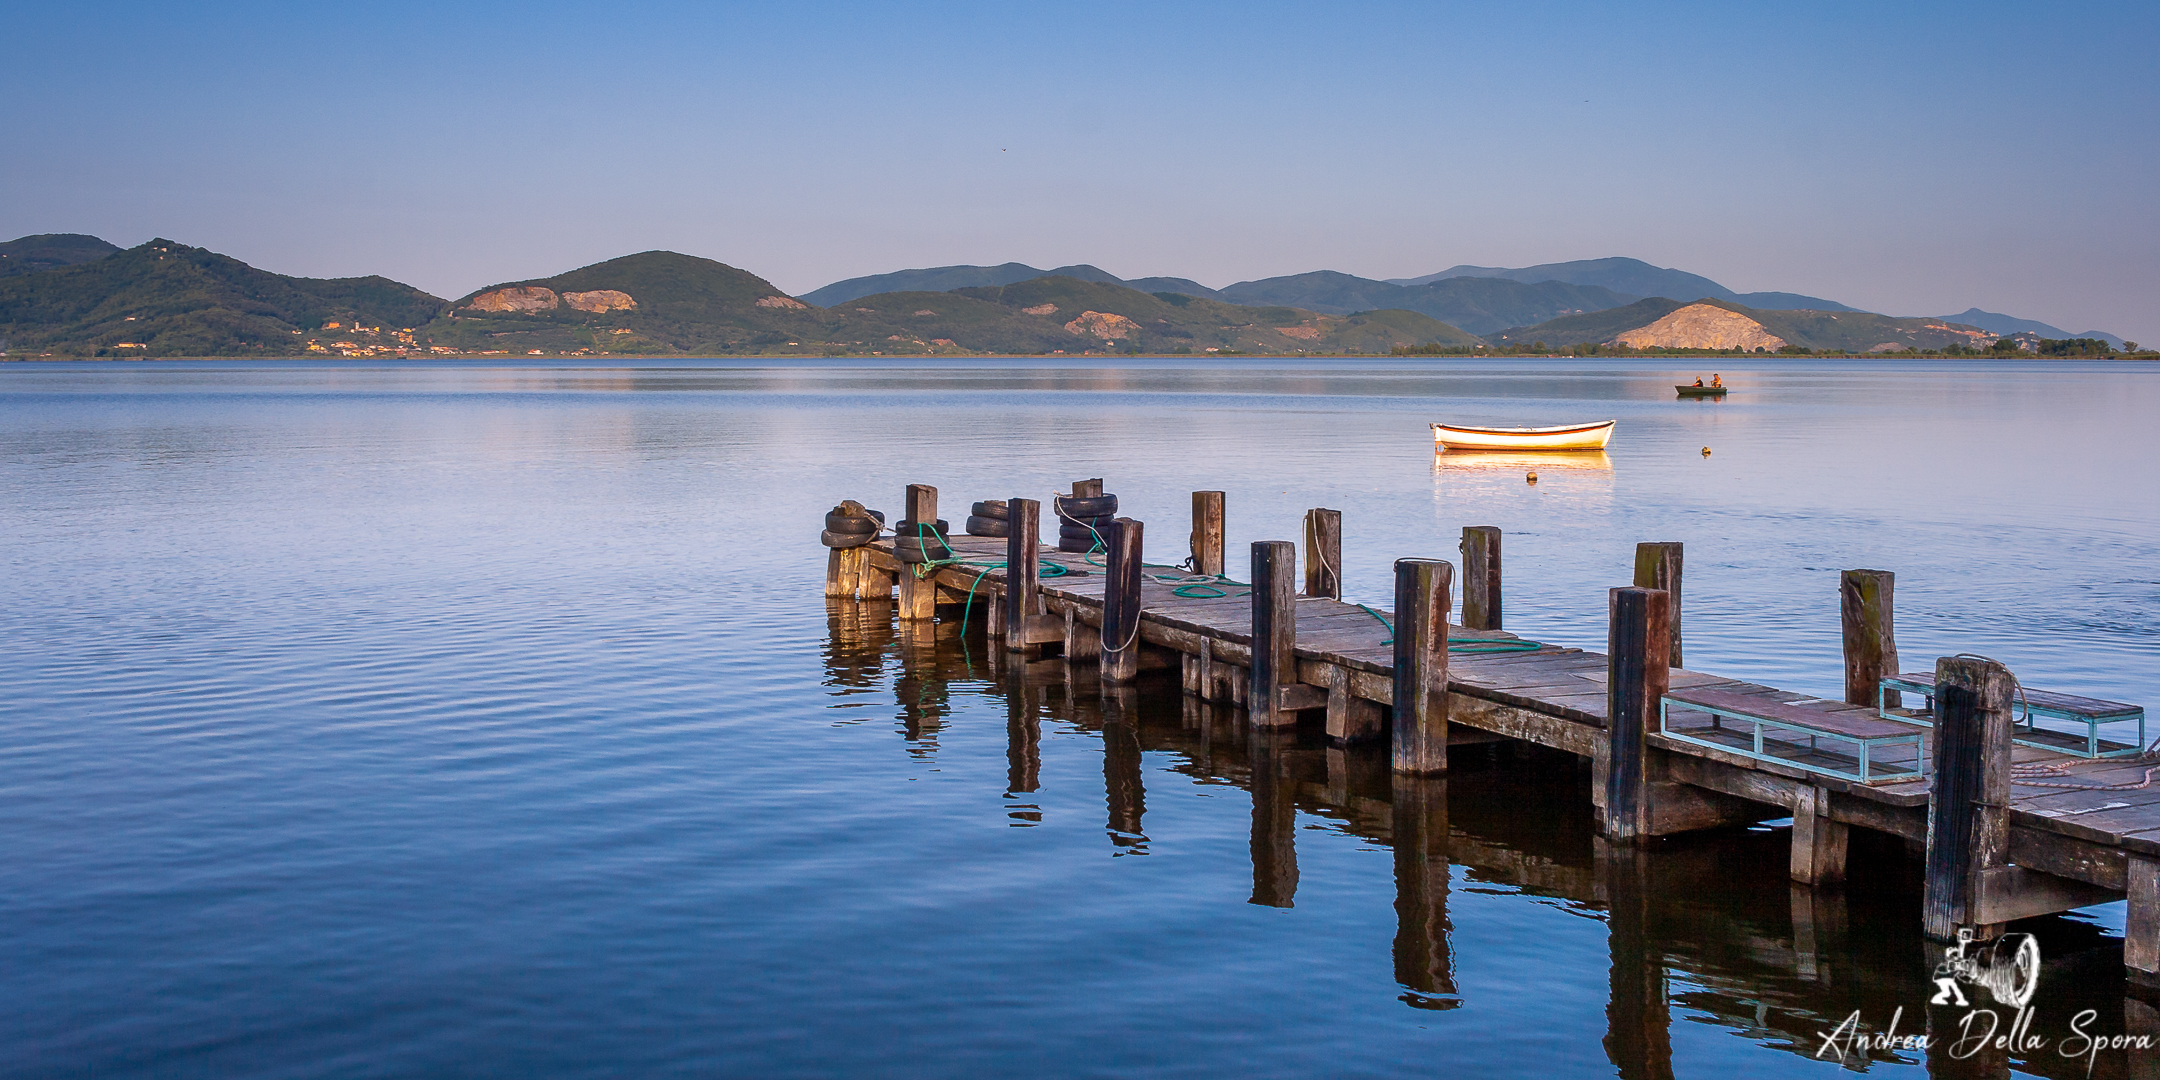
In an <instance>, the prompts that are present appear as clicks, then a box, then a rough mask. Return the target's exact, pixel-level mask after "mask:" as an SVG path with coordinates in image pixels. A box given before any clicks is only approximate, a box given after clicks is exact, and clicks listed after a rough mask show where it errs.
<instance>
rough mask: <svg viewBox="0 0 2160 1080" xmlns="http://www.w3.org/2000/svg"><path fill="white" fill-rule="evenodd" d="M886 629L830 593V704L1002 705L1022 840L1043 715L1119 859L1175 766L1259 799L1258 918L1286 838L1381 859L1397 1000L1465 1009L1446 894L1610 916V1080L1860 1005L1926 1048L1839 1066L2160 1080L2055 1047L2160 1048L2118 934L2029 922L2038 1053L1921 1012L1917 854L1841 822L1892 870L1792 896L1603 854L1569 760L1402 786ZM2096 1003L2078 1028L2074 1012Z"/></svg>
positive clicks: (1537, 758)
mask: <svg viewBox="0 0 2160 1080" xmlns="http://www.w3.org/2000/svg"><path fill="white" fill-rule="evenodd" d="M891 616H892V608H891V605H890V604H858V603H852V602H828V616H827V625H828V631H829V639H828V641H827V643H826V646H825V653H824V655H825V659H826V675H827V677H826V680H825V681H826V685H827V686H828V688H829V690H830V692H831V693H832V694H833V695H834V696H835V697H836V698H837V699H839V701H838V704H841V705H843V706H845V707H847V708H848V709H850V710H851V711H852V710H854V709H857V708H860V707H861V706H863V705H865V704H867V703H868V700H867V696H868V695H876V694H880V693H882V694H883V695H884V697H883V700H884V701H886V702H889V703H890V707H891V708H893V709H896V711H888V712H886V713H884V715H886V716H889V717H892V718H893V719H894V720H895V721H896V722H897V726H898V728H899V730H900V732H901V734H902V735H903V737H904V739H905V742H906V745H907V751H908V752H909V753H910V754H914V755H918V756H925V757H927V756H930V755H934V754H935V752H936V750H937V737H938V734H939V732H940V730H941V728H943V727H944V726H946V725H949V724H953V723H959V722H968V721H966V720H965V718H964V717H957V716H956V714H960V713H969V714H970V715H974V714H972V713H971V712H970V710H967V709H965V708H964V707H960V708H956V705H955V702H956V701H961V700H965V699H969V698H982V697H987V698H991V699H997V700H1000V701H1001V702H1002V705H1003V710H1002V711H1003V714H1004V716H1005V729H1006V730H1005V736H1006V775H1005V777H1004V778H1003V782H1004V792H1003V807H1004V811H1005V814H1006V816H1007V818H1008V819H1009V820H1008V823H1009V824H1010V825H1012V826H1015V827H1030V826H1034V825H1037V824H1040V823H1041V822H1042V820H1043V812H1042V807H1041V806H1040V805H1039V804H1038V802H1037V800H1036V798H1035V796H1036V793H1037V792H1038V791H1039V790H1040V789H1041V786H1042V783H1043V780H1042V777H1043V771H1044V761H1043V754H1044V749H1043V746H1044V742H1043V726H1044V724H1046V723H1048V724H1051V725H1055V726H1057V727H1059V728H1060V729H1062V730H1065V731H1070V732H1074V733H1087V734H1090V735H1092V736H1094V737H1095V738H1098V739H1099V740H1100V752H1101V754H1102V776H1103V795H1104V803H1103V805H1104V807H1105V818H1104V830H1105V834H1106V842H1107V846H1108V848H1109V851H1110V853H1111V854H1113V855H1127V854H1144V853H1146V852H1147V851H1148V846H1149V843H1150V840H1149V836H1150V834H1149V830H1148V818H1147V815H1148V804H1149V793H1148V783H1149V780H1150V779H1151V778H1152V779H1153V780H1154V782H1155V784H1156V785H1157V786H1158V791H1157V797H1158V799H1160V798H1162V797H1165V794H1166V793H1165V792H1164V791H1163V790H1160V789H1161V786H1162V785H1163V783H1164V778H1165V777H1179V778H1182V781H1183V782H1185V783H1191V784H1204V785H1208V786H1210V787H1215V788H1220V787H1222V786H1225V785H1234V786H1236V787H1239V788H1242V789H1244V790H1245V791H1246V792H1247V793H1248V795H1249V797H1250V800H1251V808H1252V810H1251V837H1250V863H1251V867H1250V869H1251V881H1252V885H1251V891H1250V894H1249V897H1248V902H1249V903H1251V904H1255V905H1261V906H1266V907H1275V908H1292V907H1295V906H1296V904H1297V902H1298V892H1299V886H1300V872H1299V859H1298V854H1299V853H1298V844H1297V841H1298V836H1299V833H1300V832H1301V831H1302V832H1305V833H1307V834H1309V835H1308V839H1307V842H1308V843H1337V842H1340V841H1341V840H1342V839H1343V838H1344V837H1349V838H1355V839H1357V840H1362V841H1366V842H1370V843H1374V844H1380V845H1385V846H1387V847H1388V848H1390V849H1391V851H1392V858H1393V865H1394V885H1395V896H1394V910H1395V916H1396V929H1395V934H1394V940H1393V946H1392V948H1393V958H1392V959H1393V964H1392V970H1393V972H1394V981H1395V983H1396V984H1397V985H1396V986H1395V987H1393V988H1392V990H1391V993H1392V995H1393V996H1394V997H1395V998H1396V1000H1398V1001H1400V1002H1401V1003H1403V1004H1404V1005H1406V1006H1409V1007H1411V1008H1416V1009H1420V1010H1442V1011H1452V1010H1459V1009H1461V1008H1462V1007H1463V1006H1465V1005H1471V1004H1475V1002H1474V1000H1472V999H1471V998H1470V996H1469V995H1466V994H1465V992H1464V991H1463V990H1462V989H1461V987H1460V984H1459V977H1458V965H1459V964H1460V963H1462V962H1463V957H1462V950H1463V949H1464V948H1466V947H1469V948H1473V949H1474V948H1476V947H1477V946H1476V944H1475V943H1473V944H1470V945H1468V946H1466V944H1465V943H1464V942H1463V941H1461V940H1459V939H1458V932H1457V929H1456V926H1455V924H1454V922H1453V921H1452V919H1451V915H1450V900H1451V898H1452V897H1453V896H1454V895H1456V894H1457V893H1458V892H1467V893H1471V894H1482V895H1491V894H1496V893H1497V894H1500V895H1503V896H1514V897H1516V898H1517V899H1519V900H1520V901H1521V902H1524V903H1540V904H1546V905H1554V906H1558V907H1560V908H1562V909H1563V910H1566V911H1568V912H1571V913H1574V914H1576V915H1579V916H1582V917H1586V918H1594V919H1600V920H1602V921H1603V922H1604V923H1605V926H1606V931H1607V949H1608V957H1607V959H1608V963H1609V973H1608V974H1609V986H1608V994H1609V998H1608V1002H1607V1006H1606V1010H1605V1014H1606V1030H1605V1032H1604V1034H1603V1036H1602V1044H1603V1049H1604V1051H1605V1055H1606V1056H1607V1058H1608V1059H1609V1061H1610V1063H1611V1065H1612V1067H1613V1069H1614V1070H1615V1071H1616V1073H1617V1075H1619V1076H1622V1077H1630V1078H1634V1077H1646V1078H1658V1077H1670V1076H1673V1075H1674V1071H1673V1057H1674V1044H1675V1039H1676V1037H1677V1035H1678V1034H1679V1033H1681V1032H1682V1031H1683V1029H1682V1028H1678V1027H1676V1024H1681V1025H1709V1026H1711V1027H1714V1028H1716V1029H1718V1030H1721V1031H1723V1032H1725V1033H1726V1034H1728V1035H1730V1036H1733V1037H1738V1038H1741V1039H1746V1040H1748V1041H1750V1042H1753V1043H1756V1044H1759V1045H1761V1046H1763V1047H1767V1048H1770V1049H1772V1050H1776V1051H1783V1052H1785V1053H1788V1054H1791V1055H1795V1056H1799V1057H1808V1058H1814V1057H1816V1056H1817V1055H1818V1054H1821V1053H1822V1052H1823V1047H1824V1039H1825V1036H1826V1035H1830V1034H1832V1033H1835V1032H1836V1031H1837V1029H1838V1027H1839V1025H1840V1024H1841V1023H1842V1022H1844V1021H1846V1020H1847V1019H1848V1018H1849V1017H1851V1016H1853V1015H1854V1014H1855V1013H1857V1014H1858V1015H1859V1017H1860V1018H1861V1021H1860V1022H1861V1024H1862V1025H1863V1031H1864V1033H1879V1032H1882V1031H1883V1030H1885V1029H1886V1028H1888V1027H1889V1026H1890V1025H1891V1024H1892V1023H1893V1022H1895V1023H1896V1024H1897V1025H1898V1026H1897V1029H1896V1031H1897V1034H1899V1035H1926V1036H1928V1037H1929V1038H1930V1040H1932V1045H1931V1046H1930V1047H1928V1048H1927V1049H1924V1050H1923V1049H1918V1048H1912V1047H1904V1048H1879V1047H1859V1048H1854V1049H1851V1050H1850V1051H1849V1052H1848V1053H1847V1055H1846V1057H1845V1063H1846V1065H1847V1066H1848V1067H1859V1068H1862V1069H1869V1070H1870V1071H1872V1068H1873V1067H1878V1066H1889V1067H1893V1068H1895V1067H1897V1066H1899V1065H1903V1066H1908V1067H1917V1068H1924V1069H1925V1070H1926V1072H1927V1073H1928V1074H1929V1075H1933V1076H1960V1077H1962V1076H1974V1077H1985V1076H2007V1075H2009V1074H2010V1072H2011V1071H2012V1070H2013V1069H2015V1070H2016V1071H2018V1072H2021V1073H2031V1074H2035V1075H2043V1076H2061V1077H2071V1076H2086V1075H2091V1076H2101V1077H2142V1076H2153V1075H2160V1069H2155V1068H2154V1066H2155V1065H2160V1054H2153V1053H2144V1054H2126V1053H2124V1052H2122V1051H2120V1050H2103V1051H2102V1052H2100V1053H2099V1054H2098V1056H2097V1059H2096V1060H2095V1061H2094V1063H2093V1068H2092V1070H2091V1072H2090V1073H2089V1074H2088V1072H2087V1068H2086V1066H2087V1061H2086V1060H2085V1058H2083V1057H2070V1056H2065V1054H2064V1053H2062V1041H2063V1039H2064V1038H2065V1037H2066V1036H2068V1035H2070V1034H2071V1032H2072V1031H2073V1030H2074V1029H2073V1023H2074V1022H2075V1024H2076V1026H2077V1027H2078V1028H2081V1029H2082V1030H2084V1031H2086V1032H2090V1033H2093V1034H2096V1035H2101V1036H2110V1037H2112V1036H2117V1035H2121V1034H2124V1033H2129V1034H2147V1035H2156V1036H2160V1011H2156V1010H2155V1009H2154V1008H2153V1007H2152V1006H2150V1005H2148V1004H2146V1003H2145V1002H2143V1001H2141V1000H2139V999H2138V998H2136V997H2131V996H2128V993H2127V991H2126V987H2125V985H2124V983H2123V979H2122V968H2121V953H2120V943H2119V941H2118V940H2115V939H2113V938H2110V937H2108V936H2107V935H2105V934H2103V933H2102V931H2101V930H2100V928H2099V927H2097V926H2096V925H2094V924H2093V923H2091V922H2089V921H2085V920H2082V919H2079V918H2075V917H2059V916H2051V917H2048V918H2043V919H2035V920H2029V921H2027V922H2025V923H2021V924H2018V929H2019V930H2021V931H2024V932H2029V933H2033V934H2035V935H2036V936H2037V937H2038V938H2039V939H2040V942H2041V948H2042V952H2043V955H2044V957H2045V967H2044V970H2043V976H2042V979H2043V984H2042V985H2043V990H2042V992H2041V993H2040V994H2039V995H2038V996H2037V997H2036V998H2035V999H2034V1001H2033V1002H2032V1010H2033V1012H2032V1015H2031V1018H2030V1019H2029V1020H2028V1021H2027V1022H2026V1029H2027V1030H2029V1031H2032V1032H2037V1033H2041V1034H2042V1035H2043V1036H2044V1037H2045V1039H2046V1044H2045V1045H2044V1046H2042V1047H2039V1048H2036V1049H2033V1050H2031V1051H2030V1052H2018V1051H2016V1050H2014V1049H2012V1048H2008V1047H2005V1046H2003V1045H1999V1044H1995V1043H1984V1040H1979V1039H1970V1038H1968V1039H1966V1042H1965V1043H1963V1044H1961V1043H1960V1042H1959V1040H1960V1039H1961V1038H1963V1037H1967V1036H1972V1035H1975V1034H1978V1033H1981V1032H1984V1031H1986V1030H1988V1025H1987V1023H1986V1022H1985V1020H1983V1021H1980V1022H1978V1024H1977V1026H1973V1025H1972V1024H1969V1023H1968V1022H1967V1021H1966V1016H1967V1010H1964V1009H1958V1008H1955V1007H1935V1008H1931V1007H1929V1006H1928V1005H1927V1004H1926V1003H1927V1001H1928V999H1929V998H1930V996H1931V995H1932V994H1933V993H1934V990H1935V987H1934V985H1933V984H1932V983H1931V981H1930V975H1931V973H1932V971H1933V968H1934V965H1935V963H1936V962H1937V961H1938V960H1939V959H1940V957H1941V947H1940V946H1939V945H1936V944H1933V943H1930V942H1927V941H1926V940H1925V939H1923V938H1922V937H1921V936H1920V935H1919V933H1918V931H1917V924H1916V920H1915V919H1914V918H1913V917H1912V913H1913V911H1914V910H1916V909H1917V907H1918V904H1919V898H1920V876H1919V864H1918V859H1917V857H1916V856H1912V855H1910V854H1909V853H1907V852H1904V851H1901V850H1899V848H1900V847H1901V846H1902V845H1901V842H1900V841H1898V840H1896V839H1895V838H1890V837H1886V836H1879V835H1875V834H1865V835H1863V834H1860V833H1856V834H1855V836H1854V840H1853V843H1854V844H1856V845H1877V846H1880V847H1882V848H1883V849H1884V850H1880V851H1868V852H1863V853H1860V854H1861V855H1863V856H1865V857H1864V859H1863V858H1858V857H1856V858H1855V859H1854V863H1855V865H1868V866H1872V867H1883V868H1887V869H1886V870H1885V871H1884V872H1883V873H1878V874H1876V875H1875V878H1874V880H1870V881H1866V882H1862V883H1858V884H1855V885H1853V886H1848V887H1846V888H1844V889H1811V888H1808V887H1806V886H1800V885H1793V884H1791V883H1789V882H1788V881H1787V878H1786V874H1785V863H1786V860H1787V858H1788V853H1787V843H1788V841H1787V838H1786V836H1785V832H1786V830H1784V829H1782V828H1769V827H1757V828H1753V829H1745V830H1732V831H1727V832H1722V833H1709V834H1697V835H1692V836H1687V837H1681V838H1676V839H1673V840H1669V841H1666V842H1662V843H1659V844H1656V845H1653V846H1650V847H1648V848H1642V849H1636V848H1628V847H1622V846H1614V845H1608V844H1606V843H1605V842H1604V841H1603V840H1601V839H1598V838H1597V837H1596V836H1595V829H1594V825H1593V821H1592V818H1591V810H1590V783H1589V776H1588V770H1587V766H1586V764H1585V763H1583V762H1581V761H1579V760H1578V759H1576V758H1574V757H1572V756H1571V755H1566V754H1561V753H1557V752H1553V751H1547V750H1543V749H1539V748H1535V747H1530V746H1526V745H1522V744H1516V743H1511V742H1507V741H1504V740H1493V739H1490V738H1485V739H1482V740H1481V741H1475V742H1470V743H1468V744H1467V745H1457V746H1456V747H1454V748H1453V750H1452V751H1451V754H1450V762H1451V767H1452V771H1451V773H1450V774H1449V775H1448V776H1447V777H1444V778H1413V777H1404V776H1395V775H1392V774H1391V773H1390V771H1389V769H1388V763H1387V756H1386V752H1385V749H1384V744H1383V745H1382V746H1374V747H1363V746H1350V747H1343V746H1333V745H1329V744H1328V743H1327V741H1326V740H1325V739H1324V737H1322V736H1320V735H1319V734H1318V733H1317V732H1314V731H1309V730H1300V731H1298V732H1291V733H1280V734H1278V733H1272V732H1268V731H1265V730H1259V729H1254V728H1252V727H1251V726H1250V725H1247V724H1245V723H1244V722H1243V717H1242V715H1241V714H1239V713H1238V712H1237V711H1235V710H1234V709H1233V708H1232V707H1230V706H1227V705H1216V704H1210V703H1206V702H1201V701H1199V700H1197V699H1195V698H1193V697H1190V696H1184V695H1181V694H1180V693H1179V690H1178V686H1177V682H1176V680H1175V678H1174V677H1159V676H1150V677H1148V678H1144V679H1143V680H1142V681H1141V682H1140V684H1139V685H1138V686H1137V687H1127V688H1123V689H1118V690H1115V691H1112V692H1110V693H1107V694H1106V693H1105V692H1104V690H1103V688H1102V686H1101V684H1100V682H1099V681H1098V680H1097V678H1096V675H1095V669H1094V666H1093V665H1092V664H1087V663H1071V664H1068V663H1067V662H1066V661H1064V660H1061V659H1055V658H1053V659H1043V660H1025V661H1023V660H1019V659H1014V658H1008V657H1007V656H1006V655H1005V654H1003V653H1002V652H1000V651H998V650H992V649H986V648H985V647H984V643H983V640H982V637H981V634H980V633H979V632H973V633H971V634H970V635H969V637H967V638H963V636H962V634H961V633H960V627H959V625H958V624H957V623H956V622H953V621H950V620H947V621H942V622H939V623H937V624H935V625H934V626H933V625H927V624H926V625H923V626H920V627H915V628H911V629H908V630H900V629H898V628H896V625H895V623H894V621H893V620H892V617H891ZM863 712H864V713H865V715H862V716H851V717H850V718H849V719H850V720H851V721H855V722H862V721H868V720H872V719H875V710H873V709H864V710H863ZM991 722H992V723H994V722H995V720H994V718H993V719H992V720H991ZM1473 738H1478V737H1477V736H1473ZM1316 825H1318V826H1319V828H1318V829H1317V830H1316V829H1315V826H1316ZM1486 944H1488V945H1492V946H1495V947H1499V943H1486ZM1509 947H1512V946H1509ZM1525 977H1526V978H1530V977H1535V975H1534V974H1533V973H1525ZM1975 1004H1976V1005H1982V1006H1985V1005H1987V1004H1989V1003H1988V1002H1987V1001H1985V1000H1984V999H1983V1000H1979V1001H1976V1002H1975ZM2086 1010H2091V1011H2092V1013H2093V1015H2092V1016H2090V1017H2088V1018H2085V1019H2082V1020H2080V1019H2079V1014H2080V1013H2083V1012H2085V1011H2086ZM1999 1012H2000V1013H2001V1018H2000V1030H1999V1032H1998V1033H1999V1034H2001V1035H2004V1036H2007V1035H2009V1034H2010V1031H2011V1021H2012V1015H2011V1013H2010V1011H2009V1010H2007V1009H2004V1010H1999ZM1591 1034H1592V1033H1583V1035H1584V1037H1590V1035H1591ZM1826 1056H1829V1057H1835V1056H1836V1052H1835V1051H1832V1052H1831V1053H1829V1054H1828V1055H1826Z"/></svg>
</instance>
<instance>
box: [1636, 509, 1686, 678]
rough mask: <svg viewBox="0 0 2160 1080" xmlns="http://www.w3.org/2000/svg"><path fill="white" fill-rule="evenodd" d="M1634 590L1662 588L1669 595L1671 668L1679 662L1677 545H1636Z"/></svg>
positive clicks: (1669, 542)
mask: <svg viewBox="0 0 2160 1080" xmlns="http://www.w3.org/2000/svg"><path fill="white" fill-rule="evenodd" d="M1635 587H1636V588H1638V589H1663V590H1665V591H1666V592H1669V593H1671V594H1672V659H1671V661H1670V664H1671V666H1673V667H1676V668H1677V667H1682V666H1684V665H1682V664H1681V663H1680V611H1681V607H1682V604H1681V602H1680V543H1679V541H1677V540H1675V541H1666V542H1662V543H1654V544H1637V545H1635Z"/></svg>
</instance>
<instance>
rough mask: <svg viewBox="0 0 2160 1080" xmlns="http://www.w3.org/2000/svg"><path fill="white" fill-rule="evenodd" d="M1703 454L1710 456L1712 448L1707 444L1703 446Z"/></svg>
mask: <svg viewBox="0 0 2160 1080" xmlns="http://www.w3.org/2000/svg"><path fill="white" fill-rule="evenodd" d="M1702 456H1704V457H1709V456H1710V448H1709V447H1707V446H1705V447H1703V448H1702Z"/></svg>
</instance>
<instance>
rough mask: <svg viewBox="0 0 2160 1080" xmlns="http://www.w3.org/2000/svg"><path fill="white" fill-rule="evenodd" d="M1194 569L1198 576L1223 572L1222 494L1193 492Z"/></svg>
mask: <svg viewBox="0 0 2160 1080" xmlns="http://www.w3.org/2000/svg"><path fill="white" fill-rule="evenodd" d="M1192 568H1193V573H1195V574H1220V573H1222V572H1223V493H1222V492H1220V491H1195V492H1193V493H1192Z"/></svg>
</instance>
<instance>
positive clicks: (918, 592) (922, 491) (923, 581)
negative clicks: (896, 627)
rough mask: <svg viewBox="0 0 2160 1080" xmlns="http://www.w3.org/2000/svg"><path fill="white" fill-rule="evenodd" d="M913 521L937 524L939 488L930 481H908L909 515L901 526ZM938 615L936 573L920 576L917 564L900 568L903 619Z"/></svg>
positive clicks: (921, 618) (931, 617)
mask: <svg viewBox="0 0 2160 1080" xmlns="http://www.w3.org/2000/svg"><path fill="white" fill-rule="evenodd" d="M910 521H919V522H922V523H923V524H925V525H930V526H935V525H936V524H937V489H936V488H934V487H931V486H930V485H928V484H909V485H908V486H907V517H906V518H904V519H903V520H902V522H901V525H900V527H901V529H903V530H904V529H906V528H907V524H906V523H907V522H910ZM936 617H937V581H936V580H935V575H932V576H928V577H917V576H916V574H915V568H914V567H912V566H902V567H901V568H900V618H901V619H902V620H903V621H920V620H928V619H934V618H936Z"/></svg>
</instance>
